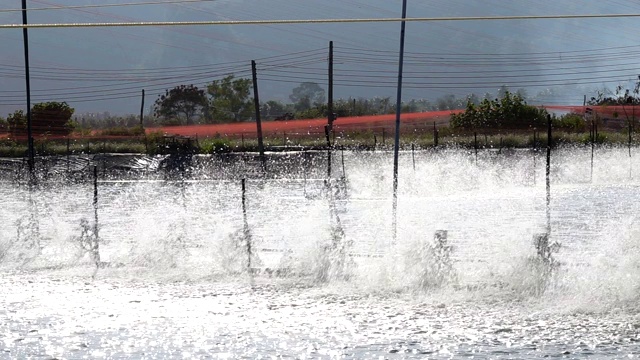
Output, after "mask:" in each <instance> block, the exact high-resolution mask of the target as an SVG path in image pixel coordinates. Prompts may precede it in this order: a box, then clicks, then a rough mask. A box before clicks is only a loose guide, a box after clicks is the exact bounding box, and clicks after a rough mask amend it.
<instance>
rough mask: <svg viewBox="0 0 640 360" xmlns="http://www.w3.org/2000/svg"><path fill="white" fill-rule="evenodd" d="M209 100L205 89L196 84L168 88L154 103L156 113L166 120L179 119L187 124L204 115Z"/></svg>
mask: <svg viewBox="0 0 640 360" xmlns="http://www.w3.org/2000/svg"><path fill="white" fill-rule="evenodd" d="M207 106H208V101H207V96H206V94H205V92H204V90H200V89H198V88H197V87H196V86H194V85H188V86H187V85H179V86H176V87H174V88H173V89H171V90H166V91H165V93H164V95H160V96H158V99H157V100H156V102H155V104H154V113H155V115H156V116H157V117H161V118H163V119H164V121H171V120H173V119H176V118H177V119H179V120H180V122H181V123H182V121H184V122H185V123H186V124H187V125H191V124H193V123H194V120H195V119H196V118H198V117H201V116H203V115H204V112H205V110H206V109H207Z"/></svg>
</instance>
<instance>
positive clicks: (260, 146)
mask: <svg viewBox="0 0 640 360" xmlns="http://www.w3.org/2000/svg"><path fill="white" fill-rule="evenodd" d="M251 73H252V74H253V101H254V105H255V109H256V126H257V129H258V150H259V151H260V161H261V162H262V169H263V170H264V169H266V164H265V161H266V159H265V157H264V143H263V142H262V122H261V120H260V99H259V98H258V73H257V71H256V62H255V60H251Z"/></svg>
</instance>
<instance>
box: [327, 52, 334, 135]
mask: <svg viewBox="0 0 640 360" xmlns="http://www.w3.org/2000/svg"><path fill="white" fill-rule="evenodd" d="M328 77H329V91H328V98H327V112H328V114H327V124H329V132H330V133H332V132H333V121H334V120H335V118H334V116H333V41H329V76H328Z"/></svg>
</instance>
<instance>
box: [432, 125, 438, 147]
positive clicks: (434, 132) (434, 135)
mask: <svg viewBox="0 0 640 360" xmlns="http://www.w3.org/2000/svg"><path fill="white" fill-rule="evenodd" d="M433 146H434V147H438V128H436V123H435V122H434V123H433Z"/></svg>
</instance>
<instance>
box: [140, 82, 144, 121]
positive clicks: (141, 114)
mask: <svg viewBox="0 0 640 360" xmlns="http://www.w3.org/2000/svg"><path fill="white" fill-rule="evenodd" d="M140 127H141V128H142V129H144V89H142V103H141V104H140Z"/></svg>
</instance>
